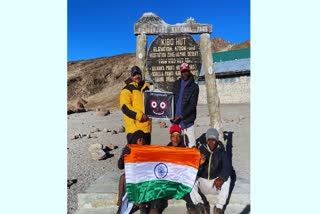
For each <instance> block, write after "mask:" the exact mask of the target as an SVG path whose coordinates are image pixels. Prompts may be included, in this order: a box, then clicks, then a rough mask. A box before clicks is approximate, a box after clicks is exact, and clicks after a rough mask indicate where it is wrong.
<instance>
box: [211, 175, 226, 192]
mask: <svg viewBox="0 0 320 214" xmlns="http://www.w3.org/2000/svg"><path fill="white" fill-rule="evenodd" d="M223 183H224V181H223V178H222V177H218V178H216V180H214V182H213V186H215V187H216V189H217V190H220V189H221V186H222V184H223Z"/></svg>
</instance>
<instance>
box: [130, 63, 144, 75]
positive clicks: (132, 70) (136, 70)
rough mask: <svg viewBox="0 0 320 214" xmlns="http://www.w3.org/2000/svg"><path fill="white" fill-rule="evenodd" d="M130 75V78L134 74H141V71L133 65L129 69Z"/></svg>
mask: <svg viewBox="0 0 320 214" xmlns="http://www.w3.org/2000/svg"><path fill="white" fill-rule="evenodd" d="M130 74H131V76H134V74H142V72H141V69H140V68H139V67H138V66H136V65H135V66H133V67H132V68H131V71H130Z"/></svg>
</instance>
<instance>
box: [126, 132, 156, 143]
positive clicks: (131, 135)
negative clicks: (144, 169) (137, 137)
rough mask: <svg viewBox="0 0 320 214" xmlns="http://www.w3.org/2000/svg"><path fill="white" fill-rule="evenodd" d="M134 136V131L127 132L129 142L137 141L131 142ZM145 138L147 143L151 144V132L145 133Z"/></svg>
mask: <svg viewBox="0 0 320 214" xmlns="http://www.w3.org/2000/svg"><path fill="white" fill-rule="evenodd" d="M132 137H133V133H128V134H127V142H128V144H134V143H136V142H131V141H132ZM144 139H145V141H146V144H147V145H150V144H151V133H144Z"/></svg>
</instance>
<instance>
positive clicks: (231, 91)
mask: <svg viewBox="0 0 320 214" xmlns="http://www.w3.org/2000/svg"><path fill="white" fill-rule="evenodd" d="M216 84H217V89H218V95H219V98H220V103H221V104H231V103H250V76H240V77H234V78H227V79H216ZM199 89H200V91H199V99H198V103H199V104H207V90H206V85H205V83H204V82H199Z"/></svg>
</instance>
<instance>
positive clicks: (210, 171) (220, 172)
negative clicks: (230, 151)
mask: <svg viewBox="0 0 320 214" xmlns="http://www.w3.org/2000/svg"><path fill="white" fill-rule="evenodd" d="M198 148H199V150H200V152H201V153H202V154H204V155H205V156H206V161H205V162H204V163H203V164H202V165H201V166H200V167H199V170H198V176H200V177H202V178H205V179H208V180H211V179H214V178H216V177H219V176H221V177H222V178H223V180H224V181H226V180H227V179H228V177H229V176H230V174H231V164H230V161H229V158H228V157H227V154H226V152H225V150H224V146H223V144H222V143H221V142H220V141H219V143H218V146H217V147H216V149H215V150H214V151H213V152H211V150H210V149H209V148H208V144H207V143H205V144H200V145H198Z"/></svg>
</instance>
